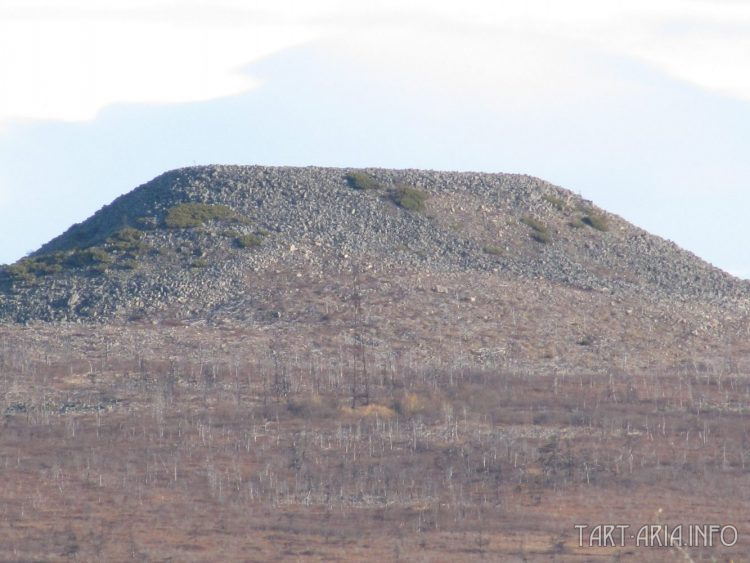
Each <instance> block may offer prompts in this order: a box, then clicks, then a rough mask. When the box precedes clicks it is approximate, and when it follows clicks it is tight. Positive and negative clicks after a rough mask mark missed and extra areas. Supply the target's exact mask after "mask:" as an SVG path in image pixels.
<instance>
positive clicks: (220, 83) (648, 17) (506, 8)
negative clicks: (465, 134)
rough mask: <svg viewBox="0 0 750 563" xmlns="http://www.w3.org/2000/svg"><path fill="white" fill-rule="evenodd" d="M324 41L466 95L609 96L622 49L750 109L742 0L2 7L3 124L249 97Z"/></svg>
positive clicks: (160, 0) (198, 1) (310, 0)
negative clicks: (276, 64)
mask: <svg viewBox="0 0 750 563" xmlns="http://www.w3.org/2000/svg"><path fill="white" fill-rule="evenodd" d="M322 37H336V38H337V39H336V40H335V41H334V42H333V43H330V44H331V45H333V46H334V51H335V54H336V55H337V56H344V57H348V58H350V59H358V60H360V61H361V63H362V64H363V65H370V66H371V67H372V68H374V69H376V70H377V69H382V70H385V69H388V72H389V73H392V74H393V75H399V73H400V77H401V78H403V79H404V80H406V79H407V78H408V76H410V74H411V73H412V72H413V71H414V70H415V69H416V70H417V71H418V72H417V76H418V77H419V80H420V84H422V85H424V86H428V87H431V88H434V90H435V91H445V92H448V93H451V92H453V94H455V95H458V94H460V95H462V96H468V98H467V99H469V98H474V97H477V98H479V99H482V98H489V97H490V96H491V95H492V93H493V92H497V93H498V94H499V97H500V98H501V99H502V100H503V101H504V102H506V103H507V102H508V101H509V100H515V102H514V103H518V104H521V105H523V104H526V105H531V104H539V103H542V104H548V103H565V100H566V99H578V100H579V101H581V100H582V101H585V100H586V99H589V98H591V97H595V96H602V95H610V94H611V93H612V92H615V91H617V90H618V88H620V87H622V84H619V83H618V82H617V80H616V79H615V78H614V77H613V75H612V73H610V72H608V71H607V70H606V69H603V68H601V67H597V66H596V65H597V62H596V61H597V58H598V57H602V56H605V55H608V54H609V55H612V54H614V55H617V56H625V57H630V58H636V59H638V60H641V61H644V62H646V63H648V64H649V65H651V66H653V67H654V68H656V69H658V70H659V71H661V72H663V73H666V74H668V75H670V76H672V77H674V78H677V79H680V80H684V81H687V82H689V83H692V84H694V85H697V86H699V87H701V88H705V89H709V90H714V91H719V92H721V93H723V94H726V95H729V96H733V97H736V98H738V99H743V100H750V73H748V72H747V71H746V69H747V68H748V66H750V3H746V2H739V1H736V2H735V1H731V0H724V1H721V0H629V1H628V2H621V1H619V0H567V1H566V2H559V1H552V0H505V1H503V0H495V1H482V0H464V1H463V2H460V3H457V2H454V1H448V0H381V1H379V2H377V3H374V2H373V3H371V2H351V1H350V2H344V1H341V0H254V1H248V0H214V1H213V2H208V1H207V0H183V1H181V2H179V3H177V2H174V1H173V0H129V1H126V0H4V1H3V3H2V4H0V83H2V84H3V87H2V88H1V89H0V123H2V122H3V121H4V120H8V119H14V118H15V119H19V118H21V119H22V118H31V119H62V120H85V119H90V118H92V117H93V116H94V115H96V113H97V112H98V111H99V110H100V109H101V108H103V107H105V106H106V105H109V104H113V103H132V102H142V103H173V102H186V101H196V100H206V99H211V98H216V97H221V96H228V95H233V94H237V93H239V92H242V91H246V90H248V89H251V88H253V87H254V86H256V85H257V82H255V81H254V80H253V79H252V78H251V77H249V76H247V75H246V74H244V73H243V72H242V68H243V67H244V66H246V65H247V64H248V63H250V62H252V61H254V60H258V59H260V58H262V57H265V56H267V55H269V54H272V53H274V52H277V51H279V50H282V49H284V48H287V47H291V46H294V45H298V44H300V43H303V42H306V41H311V40H314V39H318V38H322ZM599 60H601V59H599ZM407 82H408V80H407Z"/></svg>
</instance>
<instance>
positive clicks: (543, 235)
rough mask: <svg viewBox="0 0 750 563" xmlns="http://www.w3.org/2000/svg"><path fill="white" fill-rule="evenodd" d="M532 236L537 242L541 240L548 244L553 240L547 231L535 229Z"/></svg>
mask: <svg viewBox="0 0 750 563" xmlns="http://www.w3.org/2000/svg"><path fill="white" fill-rule="evenodd" d="M531 238H533V239H534V240H535V241H537V242H541V243H542V244H547V243H548V242H549V241H551V240H552V239H551V238H550V236H549V233H548V232H547V231H534V232H533V233H531Z"/></svg>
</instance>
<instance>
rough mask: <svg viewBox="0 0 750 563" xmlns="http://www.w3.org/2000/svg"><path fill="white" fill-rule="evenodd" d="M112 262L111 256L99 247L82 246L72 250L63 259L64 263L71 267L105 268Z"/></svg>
mask: <svg viewBox="0 0 750 563" xmlns="http://www.w3.org/2000/svg"><path fill="white" fill-rule="evenodd" d="M111 263H112V256H111V255H110V254H109V252H107V251H106V250H104V249H103V248H99V247H91V248H84V249H79V250H75V251H73V252H72V253H71V254H69V255H68V257H67V258H66V259H65V265H66V266H69V267H71V268H89V267H91V268H93V267H95V268H96V269H98V270H106V269H107V267H109V265H110V264H111Z"/></svg>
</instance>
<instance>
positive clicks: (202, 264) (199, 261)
mask: <svg viewBox="0 0 750 563" xmlns="http://www.w3.org/2000/svg"><path fill="white" fill-rule="evenodd" d="M190 267H191V268H207V267H208V260H206V259H205V258H196V259H195V260H193V261H192V262H190Z"/></svg>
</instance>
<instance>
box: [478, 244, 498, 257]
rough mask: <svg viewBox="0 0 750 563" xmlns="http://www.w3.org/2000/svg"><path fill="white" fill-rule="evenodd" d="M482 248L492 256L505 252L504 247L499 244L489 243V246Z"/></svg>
mask: <svg viewBox="0 0 750 563" xmlns="http://www.w3.org/2000/svg"><path fill="white" fill-rule="evenodd" d="M482 250H484V252H485V253H486V254H489V255H490V256H500V255H501V254H502V253H503V248H502V247H501V246H497V245H496V244H488V245H487V246H485V247H483V248H482Z"/></svg>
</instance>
